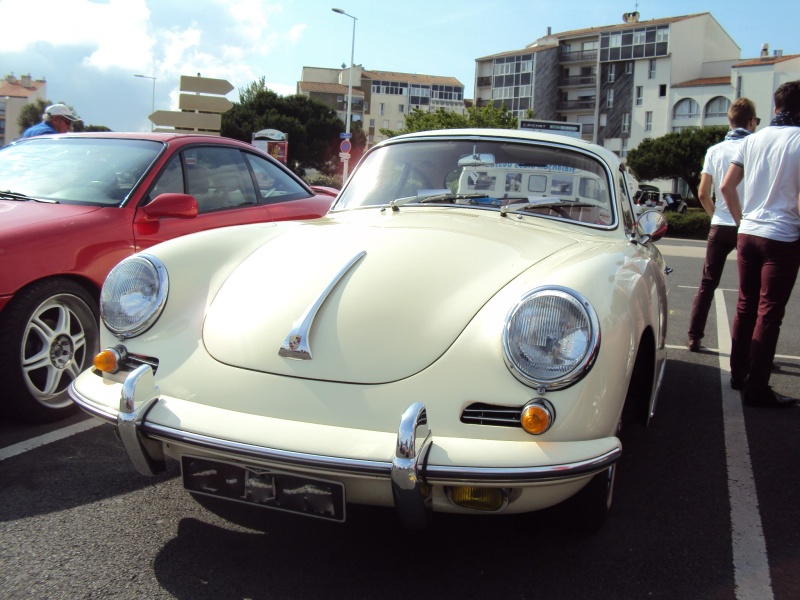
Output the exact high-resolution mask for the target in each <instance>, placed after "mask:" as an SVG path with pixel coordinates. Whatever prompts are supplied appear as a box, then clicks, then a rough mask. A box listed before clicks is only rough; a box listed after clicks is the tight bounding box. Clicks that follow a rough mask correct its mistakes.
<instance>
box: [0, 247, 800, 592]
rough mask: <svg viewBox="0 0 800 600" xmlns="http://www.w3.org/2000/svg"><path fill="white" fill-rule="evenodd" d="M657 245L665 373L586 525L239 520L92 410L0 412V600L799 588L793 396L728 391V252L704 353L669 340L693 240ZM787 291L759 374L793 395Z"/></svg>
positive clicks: (682, 316) (683, 324)
mask: <svg viewBox="0 0 800 600" xmlns="http://www.w3.org/2000/svg"><path fill="white" fill-rule="evenodd" d="M659 246H660V247H661V249H662V251H663V253H664V254H665V256H666V257H667V261H668V264H669V265H670V266H671V267H672V268H673V269H674V272H673V274H672V275H670V277H669V285H670V307H671V308H670V321H669V336H668V343H669V363H668V365H667V370H666V381H665V385H664V388H663V390H662V393H661V396H660V399H659V405H658V410H657V414H656V418H655V420H654V421H653V424H652V426H651V427H650V428H649V429H648V430H646V431H644V430H632V431H628V432H626V433H627V438H626V441H625V447H624V455H623V458H622V460H621V462H620V465H619V469H618V475H617V487H616V492H615V498H614V506H613V509H612V514H611V516H610V517H609V521H608V523H607V524H606V526H605V528H604V529H602V530H601V531H600V532H598V533H595V534H593V535H581V534H579V533H577V532H574V531H572V530H570V529H569V527H568V526H567V525H568V520H567V519H566V516H565V515H564V514H563V511H562V512H559V511H558V510H551V511H543V512H541V513H536V514H534V515H526V516H520V517H484V518H464V517H452V516H447V515H436V518H435V520H434V523H433V525H432V527H430V528H429V529H427V530H425V531H424V532H409V531H405V530H403V529H402V528H400V527H399V525H398V524H397V521H396V519H395V517H394V514H393V513H392V512H391V511H388V510H383V509H370V508H359V507H351V508H349V514H348V521H347V522H346V523H345V524H343V525H339V524H331V523H327V522H321V521H317V520H314V519H308V518H304V517H295V516H293V515H286V514H282V513H275V512H271V511H267V510H260V511H259V512H258V513H257V515H256V516H257V517H258V518H248V520H245V521H242V522H241V523H240V524H238V525H236V524H232V523H230V522H228V521H226V520H223V519H222V518H220V517H218V516H217V515H216V514H214V513H213V512H211V511H209V510H207V509H206V508H205V507H203V506H201V505H199V504H197V503H196V502H195V501H194V500H192V498H191V497H189V495H188V494H186V493H185V492H184V491H183V489H182V486H181V482H180V477H179V471H178V468H177V465H175V464H172V466H171V470H169V471H168V472H167V473H166V474H164V475H163V476H160V477H157V478H145V477H142V476H139V475H137V474H136V472H135V471H134V469H133V467H132V466H131V465H130V463H129V461H128V460H127V458H126V457H125V456H124V454H123V451H122V448H121V445H120V444H119V443H118V442H117V440H116V439H115V438H114V434H113V430H112V429H111V428H110V426H107V425H101V424H99V421H94V420H91V419H88V418H87V417H83V416H81V415H79V416H77V417H75V418H73V419H71V420H69V421H66V422H62V423H58V424H56V425H50V426H40V427H32V426H24V425H20V424H18V423H12V422H5V421H0V482H1V483H0V597H2V598H3V599H17V598H19V599H28V598H37V599H38V598H50V599H61V598H64V599H78V598H103V599H105V598H183V599H197V598H216V599H227V598H252V599H256V598H259V599H260V598H265V599H267V598H269V599H273V598H274V599H277V598H281V599H283V598H291V599H295V598H323V597H324V598H348V599H356V598H365V599H367V598H368V599H372V598H406V597H408V596H413V597H415V598H438V599H440V598H455V597H460V598H536V599H561V598H564V599H570V600H573V599H574V600H579V599H589V598H591V599H597V598H613V599H637V600H638V599H643V598H647V599H659V598H663V599H669V600H674V599H715V600H716V599H732V600H734V599H735V600H770V599H773V598H774V599H780V600H790V599H791V600H795V599H796V598H798V597H800V469H798V462H800V444H799V443H798V432H800V408H797V409H790V410H779V411H776V410H768V409H756V408H749V407H744V408H743V407H742V406H741V403H740V402H739V400H738V395H736V394H735V393H733V392H731V390H730V388H729V387H728V385H727V382H728V377H727V374H726V373H725V369H726V368H727V355H726V352H727V350H726V348H727V345H728V344H729V339H728V336H726V335H720V334H719V333H718V332H719V331H723V332H725V331H727V327H729V325H728V323H729V322H730V321H732V319H733V311H734V308H735V300H736V287H737V283H736V282H737V277H736V269H735V262H733V260H731V261H730V263H729V267H728V268H727V269H726V273H725V275H724V277H723V282H722V285H721V289H720V292H719V293H718V297H717V302H716V306H715V307H714V308H712V314H711V315H710V318H709V324H708V329H707V335H706V338H705V339H704V340H703V341H704V346H705V348H704V350H703V352H701V353H697V354H692V353H689V352H688V351H687V350H685V349H684V347H683V341H684V338H685V334H686V328H687V324H688V318H689V310H690V307H691V301H692V298H693V296H694V293H695V290H696V286H697V283H698V281H699V276H700V269H701V265H702V253H703V249H704V244H703V243H701V242H679V241H674V240H663V241H661V242H659ZM795 296H797V294H795ZM798 302H800V301H798V299H797V298H796V297H795V298H793V299H792V302H791V304H790V307H789V311H788V313H787V318H786V320H785V323H784V328H783V331H782V333H781V340H780V344H779V348H778V358H777V361H776V362H777V363H778V365H779V366H780V370H779V371H777V372H776V373H775V374H774V376H773V381H772V383H773V385H774V386H775V387H776V389H778V390H780V391H782V392H783V393H785V394H788V395H794V396H795V397H800V379H799V378H798V375H800V324H798V319H797V318H796V315H798V314H800V312H798V308H800V305H799V304H798Z"/></svg>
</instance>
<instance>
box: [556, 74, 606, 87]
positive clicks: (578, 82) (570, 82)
mask: <svg viewBox="0 0 800 600" xmlns="http://www.w3.org/2000/svg"><path fill="white" fill-rule="evenodd" d="M558 85H560V86H562V87H568V86H595V85H597V75H573V76H571V77H561V78H560V79H559V80H558Z"/></svg>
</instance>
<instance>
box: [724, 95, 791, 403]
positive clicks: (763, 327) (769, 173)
mask: <svg viewBox="0 0 800 600" xmlns="http://www.w3.org/2000/svg"><path fill="white" fill-rule="evenodd" d="M774 99H775V117H774V118H773V119H772V121H771V122H770V126H769V127H765V128H763V129H762V130H760V131H759V132H757V133H754V134H752V135H750V136H747V137H746V138H745V139H744V140H742V142H741V143H740V144H739V148H738V150H737V152H736V155H735V156H734V157H733V159H731V166H730V168H729V169H728V172H727V174H726V175H725V179H724V180H723V182H722V186H721V187H720V191H721V192H722V195H723V197H724V198H725V203H726V204H727V206H728V209H729V210H730V213H731V215H732V216H733V219H734V221H735V222H736V223H738V225H739V237H738V243H737V246H736V251H737V255H738V266H739V301H738V302H737V304H736V317H735V318H734V320H733V328H732V332H731V337H732V347H731V385H732V386H733V387H734V389H742V401H743V403H744V404H745V405H748V406H769V407H792V406H794V405H795V404H796V402H797V401H796V400H795V399H793V398H787V397H785V396H783V395H781V394H778V393H777V392H775V391H774V390H773V389H772V388H771V387H770V386H769V378H770V373H771V370H772V361H773V359H774V357H775V349H776V348H777V345H778V337H779V335H780V329H781V323H782V321H783V316H784V314H785V312H786V303H787V302H788V300H789V297H790V296H791V294H792V289H793V287H794V283H795V280H796V279H797V272H798V270H799V269H800V210H798V202H799V201H800V80H798V81H790V82H787V83H784V84H782V85H781V86H779V87H778V89H777V90H775V96H774ZM742 181H743V182H744V188H743V190H744V191H743V194H742V195H741V197H740V195H739V193H738V191H737V186H738V185H739V183H740V182H742Z"/></svg>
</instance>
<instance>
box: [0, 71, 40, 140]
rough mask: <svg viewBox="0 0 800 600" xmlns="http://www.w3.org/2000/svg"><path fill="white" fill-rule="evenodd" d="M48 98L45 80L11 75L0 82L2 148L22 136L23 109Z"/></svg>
mask: <svg viewBox="0 0 800 600" xmlns="http://www.w3.org/2000/svg"><path fill="white" fill-rule="evenodd" d="M46 98H47V83H46V82H45V81H44V79H33V78H31V76H30V75H22V76H21V77H19V78H17V77H15V76H14V75H12V74H9V75H6V77H5V79H3V80H1V81H0V146H5V145H6V144H8V143H9V142H12V141H14V140H15V139H17V138H18V137H19V136H20V135H22V132H21V131H20V130H19V124H18V123H17V121H19V116H20V113H21V112H22V107H24V106H25V105H26V104H28V103H30V102H35V101H36V100H37V99H41V100H45V99H46Z"/></svg>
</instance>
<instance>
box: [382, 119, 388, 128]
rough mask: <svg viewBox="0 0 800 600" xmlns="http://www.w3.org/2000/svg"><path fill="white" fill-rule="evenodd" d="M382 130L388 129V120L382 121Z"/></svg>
mask: <svg viewBox="0 0 800 600" xmlns="http://www.w3.org/2000/svg"><path fill="white" fill-rule="evenodd" d="M383 128H384V129H389V119H384V120H383Z"/></svg>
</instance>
